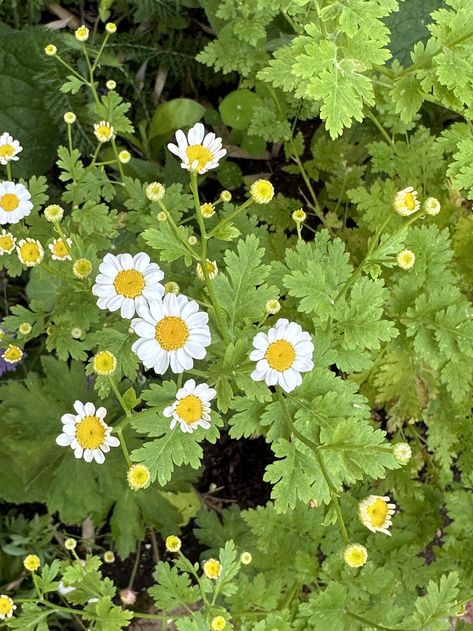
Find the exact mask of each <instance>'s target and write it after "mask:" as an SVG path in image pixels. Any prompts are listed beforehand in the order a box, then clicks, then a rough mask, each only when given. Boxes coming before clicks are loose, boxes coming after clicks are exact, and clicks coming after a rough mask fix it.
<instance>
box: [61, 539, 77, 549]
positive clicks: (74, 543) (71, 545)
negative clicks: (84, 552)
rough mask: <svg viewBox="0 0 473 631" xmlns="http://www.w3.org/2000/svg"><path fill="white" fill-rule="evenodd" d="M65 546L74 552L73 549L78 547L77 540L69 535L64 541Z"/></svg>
mask: <svg viewBox="0 0 473 631" xmlns="http://www.w3.org/2000/svg"><path fill="white" fill-rule="evenodd" d="M64 547H65V548H66V550H69V552H72V550H75V549H76V548H77V541H76V540H75V539H73V538H72V537H69V538H68V539H66V540H65V541H64Z"/></svg>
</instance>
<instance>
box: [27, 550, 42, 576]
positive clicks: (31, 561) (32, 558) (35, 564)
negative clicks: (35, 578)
mask: <svg viewBox="0 0 473 631" xmlns="http://www.w3.org/2000/svg"><path fill="white" fill-rule="evenodd" d="M23 565H24V567H25V569H27V570H28V571H29V572H36V570H37V569H39V567H40V565H41V561H40V559H39V556H38V555H36V554H28V555H27V556H26V557H25V558H24V559H23Z"/></svg>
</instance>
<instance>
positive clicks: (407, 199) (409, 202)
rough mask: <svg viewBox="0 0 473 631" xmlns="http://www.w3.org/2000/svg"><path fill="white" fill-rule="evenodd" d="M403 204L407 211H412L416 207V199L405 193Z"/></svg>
mask: <svg viewBox="0 0 473 631" xmlns="http://www.w3.org/2000/svg"><path fill="white" fill-rule="evenodd" d="M404 204H405V205H406V207H407V208H408V210H414V208H415V207H416V198H415V197H414V195H413V194H412V193H406V195H405V196H404Z"/></svg>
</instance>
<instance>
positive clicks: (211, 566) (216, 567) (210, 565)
mask: <svg viewBox="0 0 473 631" xmlns="http://www.w3.org/2000/svg"><path fill="white" fill-rule="evenodd" d="M221 571H222V566H221V565H220V563H219V561H217V560H216V559H209V560H208V561H206V562H205V563H204V573H205V575H206V576H208V577H209V578H218V577H219V576H220V572H221Z"/></svg>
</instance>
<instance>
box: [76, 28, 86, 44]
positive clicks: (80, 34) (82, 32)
mask: <svg viewBox="0 0 473 631" xmlns="http://www.w3.org/2000/svg"><path fill="white" fill-rule="evenodd" d="M74 35H75V36H76V40H77V41H79V42H86V41H87V40H88V39H89V29H88V28H87V27H86V26H84V25H82V26H79V28H78V29H76V31H75V32H74Z"/></svg>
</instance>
